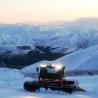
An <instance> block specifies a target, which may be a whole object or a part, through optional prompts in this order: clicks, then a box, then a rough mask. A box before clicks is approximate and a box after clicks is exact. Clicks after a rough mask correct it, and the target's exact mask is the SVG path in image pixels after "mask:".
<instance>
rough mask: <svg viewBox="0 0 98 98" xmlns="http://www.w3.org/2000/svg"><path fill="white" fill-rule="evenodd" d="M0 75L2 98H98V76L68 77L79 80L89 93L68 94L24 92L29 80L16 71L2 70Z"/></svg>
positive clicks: (42, 91) (0, 95)
mask: <svg viewBox="0 0 98 98" xmlns="http://www.w3.org/2000/svg"><path fill="white" fill-rule="evenodd" d="M11 73H12V74H11ZM0 75H1V76H0V81H1V80H2V82H0V85H2V87H0V98H50V97H51V98H53V97H54V98H55V97H56V98H97V96H98V83H97V82H98V76H78V77H67V78H68V79H75V80H78V81H79V83H80V86H81V87H82V88H84V89H85V90H87V91H86V92H75V93H73V94H66V93H64V92H58V91H51V90H48V91H45V90H44V89H42V88H41V90H40V91H37V92H35V93H34V92H28V91H26V90H24V89H23V82H24V80H27V78H26V77H24V76H23V74H22V73H21V71H19V70H16V69H7V68H0ZM24 78H25V79H24ZM5 81H6V83H5ZM13 82H14V83H15V84H14V85H13Z"/></svg>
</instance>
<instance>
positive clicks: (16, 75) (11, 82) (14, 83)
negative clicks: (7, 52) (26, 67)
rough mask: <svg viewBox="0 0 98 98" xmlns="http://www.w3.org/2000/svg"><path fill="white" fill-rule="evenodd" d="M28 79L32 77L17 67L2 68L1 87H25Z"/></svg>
mask: <svg viewBox="0 0 98 98" xmlns="http://www.w3.org/2000/svg"><path fill="white" fill-rule="evenodd" d="M26 80H30V78H28V77H25V76H24V74H22V73H21V71H19V70H17V69H9V68H0V88H11V87H16V88H18V87H23V83H24V82H25V81H26Z"/></svg>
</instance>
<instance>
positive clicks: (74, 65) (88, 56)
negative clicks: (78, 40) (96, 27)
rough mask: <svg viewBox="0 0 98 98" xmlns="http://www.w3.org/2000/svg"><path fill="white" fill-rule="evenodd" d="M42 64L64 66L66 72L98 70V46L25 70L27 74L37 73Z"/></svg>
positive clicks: (43, 62) (34, 65)
mask: <svg viewBox="0 0 98 98" xmlns="http://www.w3.org/2000/svg"><path fill="white" fill-rule="evenodd" d="M40 64H63V65H64V66H65V69H66V70H98V45H95V46H93V47H89V48H86V49H81V50H79V51H76V52H73V53H71V54H69V55H66V56H63V57H61V58H59V59H57V60H55V61H41V62H38V63H35V64H32V65H30V66H27V67H25V68H23V69H22V70H21V71H22V72H23V73H26V74H32V73H36V67H38V66H39V65H40Z"/></svg>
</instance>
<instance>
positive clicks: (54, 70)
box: [47, 68, 59, 73]
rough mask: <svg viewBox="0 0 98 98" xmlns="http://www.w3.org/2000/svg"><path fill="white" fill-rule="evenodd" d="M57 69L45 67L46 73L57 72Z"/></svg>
mask: <svg viewBox="0 0 98 98" xmlns="http://www.w3.org/2000/svg"><path fill="white" fill-rule="evenodd" d="M58 71H59V70H56V69H55V68H47V72H48V73H56V72H58Z"/></svg>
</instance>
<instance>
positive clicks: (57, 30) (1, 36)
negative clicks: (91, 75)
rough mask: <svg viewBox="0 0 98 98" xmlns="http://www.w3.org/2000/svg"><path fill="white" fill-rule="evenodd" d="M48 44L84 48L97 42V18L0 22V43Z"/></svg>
mask: <svg viewBox="0 0 98 98" xmlns="http://www.w3.org/2000/svg"><path fill="white" fill-rule="evenodd" d="M36 44H39V45H48V46H52V47H62V48H70V47H78V48H81V47H83V48H85V47H88V46H92V45H96V44H98V19H95V18H83V19H79V20H77V21H73V22H65V23H64V22H62V23H56V24H55V23H52V24H47V25H34V24H0V45H36Z"/></svg>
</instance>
